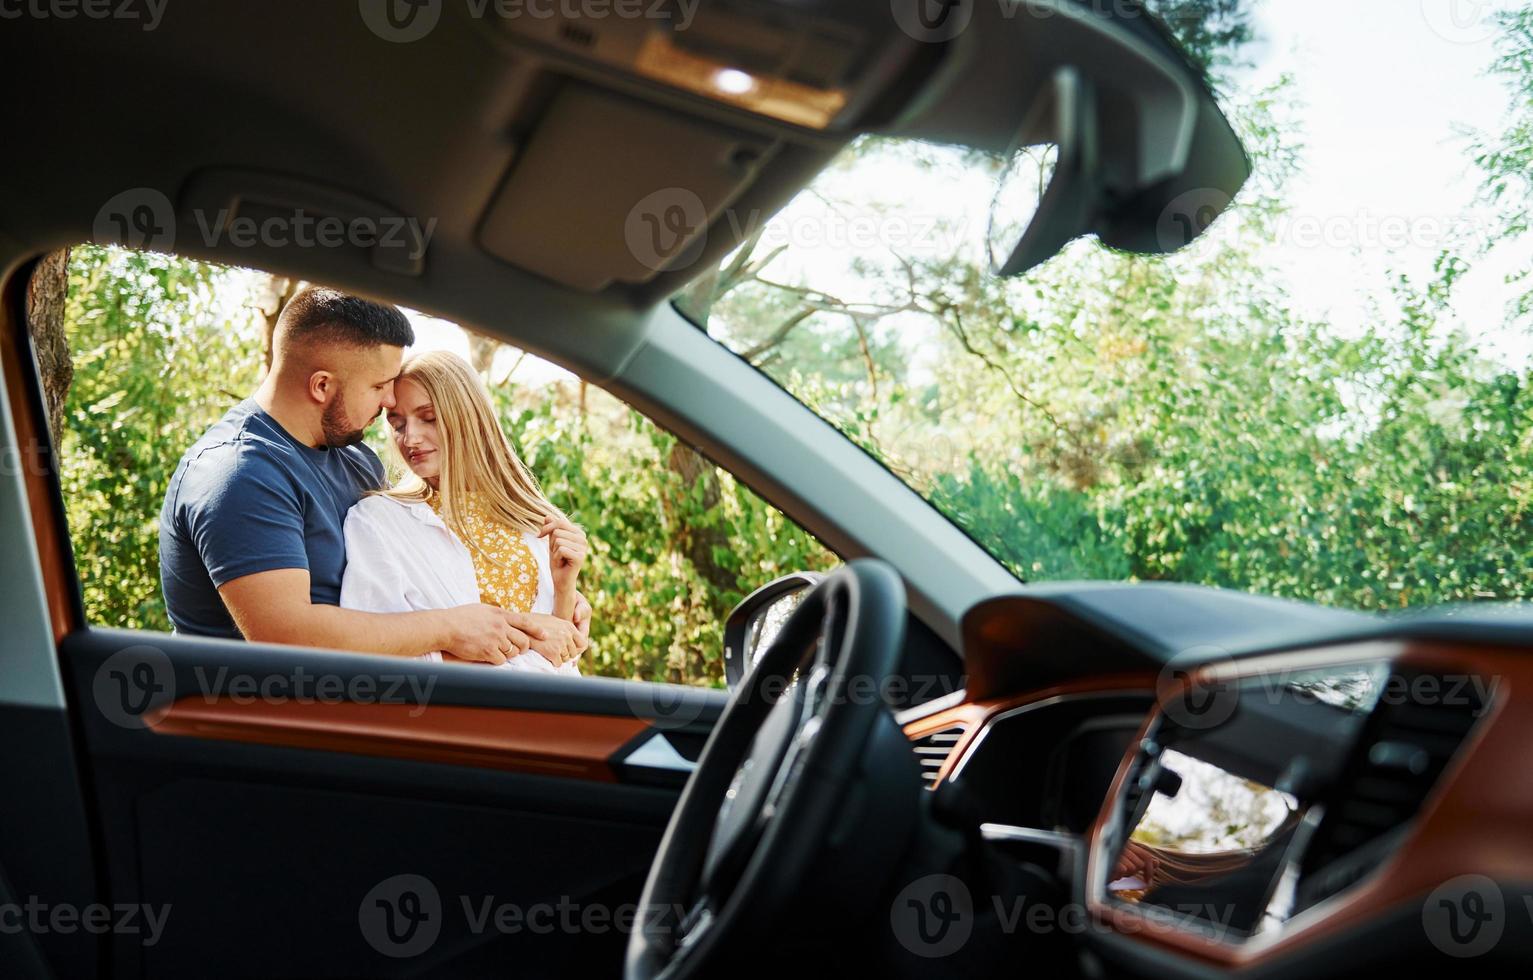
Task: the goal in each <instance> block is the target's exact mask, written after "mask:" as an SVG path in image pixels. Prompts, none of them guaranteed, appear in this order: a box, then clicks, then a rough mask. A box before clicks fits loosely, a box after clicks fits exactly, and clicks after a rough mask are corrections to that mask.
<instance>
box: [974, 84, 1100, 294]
mask: <svg viewBox="0 0 1533 980" xmlns="http://www.w3.org/2000/svg"><path fill="white" fill-rule="evenodd" d="M1096 110H1097V107H1096V95H1095V92H1094V91H1093V88H1092V86H1091V83H1090V82H1089V81H1088V80H1087V79H1086V78H1085V77H1084V76H1083V75H1082V74H1081V73H1080V71H1079V70H1077V69H1075V68H1073V67H1069V66H1066V67H1062V68H1060V69H1058V70H1057V71H1055V72H1054V75H1053V78H1052V79H1051V81H1050V85H1049V87H1048V88H1047V89H1046V90H1045V91H1043V92H1041V93H1039V95H1038V97H1037V99H1036V100H1034V102H1033V106H1032V108H1031V109H1029V110H1028V113H1027V116H1026V119H1025V120H1024V121H1023V123H1022V128H1021V129H1020V130H1019V131H1018V133H1017V138H1016V145H1015V146H1014V147H1013V148H1012V150H1011V152H1010V154H1009V157H1008V159H1007V161H1006V166H1005V168H1004V169H1003V170H1002V171H1001V176H1000V178H999V179H998V180H997V181H996V185H995V196H994V197H993V198H991V201H990V220H989V223H988V225H987V230H986V234H985V248H986V250H987V252H988V253H989V258H990V269H991V271H992V272H994V273H995V274H996V275H998V276H1015V275H1020V274H1021V273H1023V272H1026V271H1027V270H1028V269H1031V268H1033V267H1034V266H1036V265H1039V264H1040V263H1042V262H1044V261H1045V260H1047V259H1048V258H1049V257H1050V256H1052V255H1054V254H1055V253H1057V252H1058V251H1059V250H1060V249H1062V248H1064V247H1065V245H1066V244H1068V243H1069V241H1070V240H1071V239H1072V238H1075V237H1077V236H1078V235H1080V234H1081V231H1082V230H1083V229H1085V228H1087V227H1089V226H1090V222H1091V218H1092V214H1093V212H1094V210H1095V208H1096V201H1097V195H1098V193H1099V190H1100V187H1099V183H1100V176H1099V174H1098V159H1097V139H1098V134H1097V111H1096Z"/></svg>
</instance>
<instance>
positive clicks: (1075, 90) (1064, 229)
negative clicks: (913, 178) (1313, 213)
mask: <svg viewBox="0 0 1533 980" xmlns="http://www.w3.org/2000/svg"><path fill="white" fill-rule="evenodd" d="M902 2H903V0H902ZM911 2H914V3H920V2H923V0H911ZM955 9H958V8H955ZM961 9H962V13H963V14H964V15H965V17H964V22H963V23H964V26H963V28H962V29H961V30H958V28H957V27H955V28H954V30H955V31H958V33H957V34H956V35H952V36H950V39H949V42H948V47H949V50H950V57H949V59H948V61H947V62H946V63H945V64H944V67H943V70H942V71H941V72H939V73H938V74H937V76H936V77H934V78H933V80H932V81H931V83H930V84H929V85H928V86H927V87H926V88H925V89H924V90H923V91H922V92H921V94H920V96H919V97H918V98H917V99H916V100H914V102H913V103H912V105H911V106H910V107H909V108H908V109H907V110H906V112H904V113H903V114H902V115H900V116H899V117H897V118H896V119H895V120H894V121H893V122H892V123H891V124H889V125H886V126H883V127H880V129H879V130H878V131H879V132H881V133H884V134H886V135H890V136H895V137H899V138H906V139H920V140H927V141H930V142H936V143H951V144H957V145H962V146H968V147H972V148H974V149H976V150H980V151H983V152H985V153H988V154H993V155H995V156H998V157H1000V158H1001V159H1003V160H1004V161H1005V162H1004V165H1003V169H1002V173H1001V179H1000V182H999V183H998V184H997V186H996V188H995V192H994V197H993V200H992V207H991V214H990V221H989V224H988V228H987V235H986V240H985V242H984V247H985V248H986V249H987V250H988V253H989V255H988V259H989V265H990V267H991V269H992V270H993V271H994V272H995V273H996V274H998V275H1003V276H1015V275H1020V274H1022V273H1024V272H1026V271H1028V270H1029V269H1031V268H1033V267H1035V266H1037V265H1038V264H1039V263H1041V262H1043V261H1044V260H1046V259H1048V258H1049V257H1050V256H1052V255H1054V254H1056V253H1057V252H1058V251H1059V250H1060V249H1061V248H1063V247H1064V246H1065V245H1066V244H1067V243H1068V242H1070V241H1071V240H1073V239H1076V238H1079V237H1081V236H1083V235H1095V236H1096V237H1097V238H1098V239H1099V240H1100V241H1101V242H1102V244H1103V245H1106V246H1108V247H1109V248H1114V249H1120V250H1122V251H1127V252H1138V253H1141V254H1160V253H1165V252H1173V251H1176V250H1177V249H1179V248H1181V247H1183V246H1184V245H1186V244H1188V243H1189V242H1191V241H1192V240H1193V239H1195V238H1197V237H1198V236H1199V235H1201V234H1202V233H1203V232H1204V231H1205V230H1206V229H1207V228H1208V226H1209V225H1210V224H1211V223H1212V222H1213V220H1214V219H1215V218H1216V217H1218V215H1219V214H1220V213H1221V212H1223V211H1224V210H1225V209H1226V208H1227V207H1228V206H1229V204H1230V202H1231V201H1232V200H1233V199H1234V197H1235V194H1236V192H1237V191H1239V190H1240V188H1241V186H1242V185H1243V184H1244V183H1245V180H1246V178H1247V177H1248V176H1249V175H1250V173H1251V165H1250V161H1249V160H1248V159H1247V158H1246V155H1245V151H1244V149H1243V148H1242V147H1241V145H1240V140H1239V138H1238V137H1237V136H1236V134H1235V131H1234V129H1233V128H1232V127H1231V126H1230V123H1229V120H1228V119H1226V118H1225V116H1224V114H1223V112H1222V111H1221V110H1220V108H1219V105H1218V103H1217V101H1216V100H1215V98H1214V94H1213V91H1212V90H1211V88H1210V87H1209V83H1208V79H1207V78H1206V77H1204V75H1203V73H1202V72H1201V71H1200V70H1199V69H1197V68H1195V67H1193V66H1192V65H1191V64H1190V63H1189V62H1188V61H1187V59H1186V57H1185V56H1184V55H1183V53H1182V52H1181V51H1180V49H1179V48H1178V47H1177V45H1176V42H1175V40H1174V39H1173V38H1172V37H1171V36H1170V34H1169V33H1168V32H1167V31H1165V30H1164V29H1163V28H1162V27H1160V26H1158V24H1157V22H1156V21H1155V20H1154V18H1152V17H1149V16H1146V15H1145V13H1144V12H1143V11H1142V10H1140V9H1139V8H1138V5H1137V4H1127V5H1123V4H1108V5H1105V6H1104V5H1100V4H1086V3H1081V2H1079V0H1009V2H1006V3H998V4H988V3H979V4H972V5H967V4H966V5H962V8H961Z"/></svg>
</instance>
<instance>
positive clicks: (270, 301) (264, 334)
mask: <svg viewBox="0 0 1533 980" xmlns="http://www.w3.org/2000/svg"><path fill="white" fill-rule="evenodd" d="M305 285H307V283H305V282H304V281H303V280H301V279H289V278H287V277H286V276H267V277H266V280H265V282H263V283H262V284H261V285H259V286H257V287H256V288H255V290H254V293H253V294H254V298H255V307H256V309H257V310H259V311H260V313H261V359H262V364H263V365H264V366H263V367H262V369H261V374H262V375H263V376H264V375H265V374H266V372H267V371H270V370H271V355H272V349H271V338H272V334H273V333H275V332H276V330H277V318H278V317H280V316H282V308H283V307H284V306H286V305H287V301H288V300H290V299H292V298H293V297H294V296H296V295H298V290H299V289H301V288H303V287H304V286H305Z"/></svg>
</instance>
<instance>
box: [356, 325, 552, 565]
mask: <svg viewBox="0 0 1533 980" xmlns="http://www.w3.org/2000/svg"><path fill="white" fill-rule="evenodd" d="M397 381H413V382H415V383H416V384H418V385H420V386H421V387H422V388H423V389H425V392H426V397H428V398H430V399H431V404H432V407H433V408H435V409H436V425H437V443H438V445H437V449H438V451H439V452H440V453H441V460H442V462H441V471H440V473H439V474H438V478H437V485H438V486H437V492H438V493H440V494H441V512H442V520H443V522H445V523H446V524H447V526H448V527H449V528H451V529H452V532H453V533H454V534H456V535H457V536H458V539H459V540H460V541H463V542H464V543H466V544H468V545H469V546H470V547H473V543H472V540H473V539H472V538H471V536H470V535H469V534H468V531H467V528H466V526H465V522H464V519H463V517H464V510H463V504H462V502H463V501H464V500H465V499H466V495H467V494H468V493H475V494H478V495H479V498H480V501H481V502H482V503H483V505H484V508H485V510H487V511H488V512H489V514H490V516H492V517H494V518H496V519H497V520H499V521H501V522H503V523H505V524H507V525H509V526H511V527H514V528H520V529H524V530H530V531H531V532H532V533H534V534H536V533H538V532H539V531H541V530H542V529H543V518H544V516H545V515H548V514H552V515H555V516H558V517H563V516H564V515H563V514H562V513H561V512H560V510H559V509H558V508H557V507H555V506H554V505H553V504H551V503H549V502H548V498H547V497H545V496H544V495H543V490H542V488H541V487H539V486H538V481H537V480H536V479H535V478H534V477H533V475H532V473H531V472H530V471H529V470H528V469H527V466H526V464H524V463H523V462H522V460H521V457H519V456H517V454H516V450H515V449H513V448H511V442H510V440H508V439H507V438H506V434H505V432H504V431H503V430H502V429H501V427H500V421H499V420H498V419H497V418H496V417H495V409H494V407H493V406H492V405H491V404H490V393H489V391H487V390H486V389H485V387H484V382H483V381H481V380H480V379H479V375H478V374H477V373H475V371H474V369H473V368H472V367H470V366H469V364H468V362H467V361H465V360H463V358H461V357H459V356H457V355H456V354H453V353H450V352H448V351H439V350H435V351H424V352H422V353H420V354H415V355H413V356H412V357H410V358H409V359H408V360H406V361H405V363H404V366H403V367H402V369H401V370H400V372H399V377H398V379H397ZM390 445H391V446H392V448H393V454H394V459H395V461H396V462H398V463H399V464H400V466H401V467H402V468H403V470H404V474H405V475H404V478H403V479H402V480H401V481H400V482H399V484H398V485H396V486H395V487H393V488H392V489H389V490H384V491H381V492H382V493H383V494H384V495H385V496H388V497H393V498H394V499H395V500H403V501H408V502H417V501H419V502H424V501H426V500H428V499H430V497H431V494H432V490H431V486H430V485H429V484H427V483H426V481H425V480H423V479H421V478H420V477H418V476H416V475H415V474H414V473H413V472H411V471H410V468H409V466H408V464H406V462H405V460H404V458H403V456H402V455H401V454H400V452H399V444H398V443H397V442H395V441H394V440H392V439H391V440H390Z"/></svg>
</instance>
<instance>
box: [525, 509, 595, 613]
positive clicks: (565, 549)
mask: <svg viewBox="0 0 1533 980" xmlns="http://www.w3.org/2000/svg"><path fill="white" fill-rule="evenodd" d="M538 537H540V538H542V537H546V538H548V563H549V569H548V570H549V572H550V574H552V576H553V579H554V591H555V592H562V593H570V592H574V591H575V579H576V577H578V576H579V575H580V567H581V566H582V565H584V564H585V560H586V555H588V554H590V543H589V542H588V541H587V540H586V533H585V532H584V531H582V530H581V529H580V528H579V527H577V526H576V525H574V524H572V523H570V521H569V519H568V518H566V517H560V516H556V515H554V514H548V515H546V516H545V517H544V518H543V530H541V531H539V532H538Z"/></svg>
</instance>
